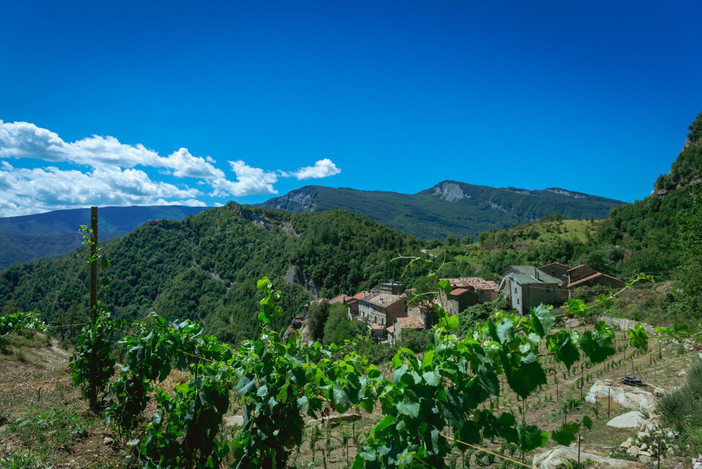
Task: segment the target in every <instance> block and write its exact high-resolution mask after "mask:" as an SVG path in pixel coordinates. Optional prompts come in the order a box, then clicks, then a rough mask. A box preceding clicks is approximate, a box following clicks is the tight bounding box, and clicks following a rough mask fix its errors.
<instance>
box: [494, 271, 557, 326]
mask: <svg viewBox="0 0 702 469" xmlns="http://www.w3.org/2000/svg"><path fill="white" fill-rule="evenodd" d="M502 276H503V278H502V282H501V283H500V286H499V290H500V291H502V292H504V293H505V295H507V296H509V297H510V298H511V300H512V307H513V308H514V309H516V310H517V311H518V312H519V313H520V314H528V313H529V310H530V309H531V308H534V307H536V306H538V305H539V304H541V303H543V304H547V305H558V304H561V303H563V302H565V301H568V296H569V295H568V289H567V287H565V285H564V284H563V281H561V280H560V279H558V278H556V277H554V276H552V275H549V274H547V273H546V272H544V271H542V270H540V269H537V268H536V267H534V266H531V265H513V266H511V267H509V268H508V269H506V270H505V271H504V272H503V273H502Z"/></svg>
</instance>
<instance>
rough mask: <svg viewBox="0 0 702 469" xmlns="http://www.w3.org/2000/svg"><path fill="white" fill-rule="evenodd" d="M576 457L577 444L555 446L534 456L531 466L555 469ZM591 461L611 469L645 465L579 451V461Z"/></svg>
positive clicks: (642, 467)
mask: <svg viewBox="0 0 702 469" xmlns="http://www.w3.org/2000/svg"><path fill="white" fill-rule="evenodd" d="M569 459H571V460H577V459H578V445H577V444H572V445H570V446H569V447H565V446H556V447H555V448H553V449H551V450H549V451H546V452H544V453H541V454H537V455H536V456H534V459H533V461H532V466H534V467H537V468H539V469H556V468H557V467H558V466H559V465H561V464H564V465H567V464H568V460H569ZM588 460H589V461H593V462H595V463H596V464H598V465H599V467H608V468H613V469H644V468H645V467H646V466H644V465H643V464H640V463H638V462H636V461H624V460H622V459H614V458H608V457H605V456H600V455H597V454H590V453H586V452H581V453H580V461H581V462H585V461H588Z"/></svg>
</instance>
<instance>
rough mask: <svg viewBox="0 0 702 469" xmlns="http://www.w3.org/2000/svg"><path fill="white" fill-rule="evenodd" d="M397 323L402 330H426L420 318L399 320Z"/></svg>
mask: <svg viewBox="0 0 702 469" xmlns="http://www.w3.org/2000/svg"><path fill="white" fill-rule="evenodd" d="M395 321H397V323H398V324H399V325H400V328H401V329H424V323H422V320H421V319H419V318H415V317H407V318H397V319H396V320H395Z"/></svg>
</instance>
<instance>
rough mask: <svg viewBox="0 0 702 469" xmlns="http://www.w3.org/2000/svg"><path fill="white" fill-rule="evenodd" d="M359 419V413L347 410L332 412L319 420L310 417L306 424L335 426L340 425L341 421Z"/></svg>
mask: <svg viewBox="0 0 702 469" xmlns="http://www.w3.org/2000/svg"><path fill="white" fill-rule="evenodd" d="M358 420H361V414H356V413H351V412H347V413H345V414H334V415H330V416H328V417H321V418H320V419H319V420H315V419H310V420H308V421H307V423H306V425H307V426H313V425H317V426H320V427H327V426H330V427H336V426H337V425H341V424H342V423H343V422H356V421H358Z"/></svg>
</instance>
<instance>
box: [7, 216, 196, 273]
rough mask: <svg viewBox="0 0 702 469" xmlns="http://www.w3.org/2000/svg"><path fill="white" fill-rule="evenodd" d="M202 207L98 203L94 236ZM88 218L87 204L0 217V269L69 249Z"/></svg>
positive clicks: (111, 235) (78, 242)
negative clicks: (96, 225) (68, 208)
mask: <svg viewBox="0 0 702 469" xmlns="http://www.w3.org/2000/svg"><path fill="white" fill-rule="evenodd" d="M206 208H207V207H186V206H180V205H168V206H165V205H164V206H153V207H100V210H99V213H98V235H99V236H98V238H99V241H100V242H101V243H102V242H103V241H108V240H110V239H114V238H118V237H120V236H124V235H126V234H128V233H129V232H131V231H132V230H134V228H136V227H138V226H140V225H142V224H143V223H145V222H146V221H148V220H161V219H164V218H165V219H170V220H182V219H183V218H185V217H187V216H188V215H193V214H195V213H199V212H201V211H203V210H205V209H206ZM89 222H90V209H88V208H80V209H74V210H56V211H53V212H47V213H39V214H35V215H23V216H19V217H6V218H0V269H3V268H5V267H7V266H9V265H10V264H13V263H15V262H29V261H33V260H36V259H47V258H52V257H58V256H62V255H64V254H68V253H70V252H72V251H73V250H74V249H75V248H77V247H78V246H80V245H81V243H82V242H83V237H82V235H81V234H80V233H79V232H78V228H79V227H80V225H86V224H88V223H89Z"/></svg>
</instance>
